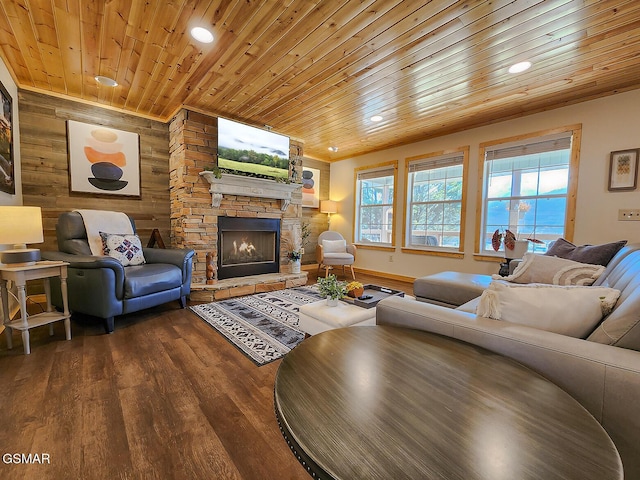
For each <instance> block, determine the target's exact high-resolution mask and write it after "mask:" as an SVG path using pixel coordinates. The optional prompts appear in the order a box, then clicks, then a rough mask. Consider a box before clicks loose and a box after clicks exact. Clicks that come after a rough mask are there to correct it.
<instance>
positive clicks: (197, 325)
mask: <svg viewBox="0 0 640 480" xmlns="http://www.w3.org/2000/svg"><path fill="white" fill-rule="evenodd" d="M339 277H341V275H339ZM357 277H358V280H359V281H361V282H363V283H376V284H379V285H383V286H387V287H389V288H396V289H402V290H404V291H405V292H407V293H411V292H412V290H411V284H409V283H404V282H399V281H395V280H391V279H386V278H379V277H374V276H370V275H363V274H357ZM315 279H316V276H315V271H314V272H311V273H310V275H309V282H308V283H315ZM71 328H72V339H71V341H66V340H65V338H64V328H63V325H62V323H61V322H59V323H57V324H56V325H55V333H54V336H53V337H49V335H48V328H47V327H40V328H37V329H34V330H32V331H31V332H32V335H31V351H32V353H31V355H24V354H23V351H22V341H21V339H20V335H18V334H15V333H14V337H13V338H14V348H13V349H12V350H7V347H6V341H5V339H4V338H0V386H1V388H0V455H2V456H3V457H2V461H0V478H2V479H4V480H13V479H19V480H23V479H36V478H37V479H88V480H90V479H163V480H164V479H211V480H213V479H225V480H226V479H246V480H253V479H306V478H310V477H309V476H308V474H307V473H306V471H305V470H304V469H303V468H302V466H301V465H300V464H299V463H298V461H297V460H296V459H295V458H294V456H293V455H292V453H291V452H290V451H289V449H288V447H287V444H286V442H285V441H284V439H283V438H282V436H281V434H280V430H279V429H278V425H277V422H276V418H275V414H274V407H273V387H274V380H275V374H276V371H277V369H278V366H279V364H280V361H276V362H273V363H271V364H268V365H265V366H262V367H257V366H255V365H254V364H253V363H252V362H251V361H250V360H249V359H247V358H246V357H245V356H244V355H243V354H242V353H240V351H238V350H237V349H236V348H235V347H234V346H232V345H231V344H230V343H229V342H228V341H227V340H225V339H224V338H223V337H222V336H221V335H220V334H218V333H217V332H216V331H215V330H213V329H212V328H211V327H210V326H209V325H207V324H206V323H205V322H203V321H202V320H200V319H199V318H198V317H197V316H196V315H195V314H193V313H192V312H191V311H189V310H187V309H185V310H183V309H180V308H179V306H178V303H177V302H171V303H168V304H166V305H163V306H160V307H156V308H152V309H149V310H145V311H143V312H139V313H136V314H131V315H126V316H122V317H118V318H116V329H115V332H114V333H113V334H111V335H105V334H104V333H103V327H102V323H101V322H100V321H98V320H96V319H93V318H89V317H82V316H74V317H73V319H72V326H71ZM2 336H3V337H4V334H3V335H2ZM14 453H17V454H24V455H28V454H38V455H39V456H40V457H39V458H40V460H42V454H47V455H48V458H49V461H50V463H42V464H38V463H34V464H16V463H7V462H6V460H7V454H14Z"/></svg>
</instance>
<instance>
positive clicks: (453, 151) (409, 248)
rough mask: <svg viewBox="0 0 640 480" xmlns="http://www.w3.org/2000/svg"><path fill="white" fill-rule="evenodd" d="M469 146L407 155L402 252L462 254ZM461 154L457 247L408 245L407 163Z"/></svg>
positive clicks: (452, 255) (455, 256)
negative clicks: (458, 236)
mask: <svg viewBox="0 0 640 480" xmlns="http://www.w3.org/2000/svg"><path fill="white" fill-rule="evenodd" d="M470 148H471V147H470V146H469V145H465V146H463V147H458V148H454V149H449V150H441V151H438V152H430V153H425V154H422V155H415V156H412V157H407V158H405V160H404V185H405V199H404V200H405V201H404V209H403V212H402V213H403V219H404V221H403V222H402V249H401V251H402V252H404V253H411V254H417V255H432V256H439V257H450V258H462V257H463V256H464V237H465V231H466V229H465V225H466V218H467V192H468V188H469V151H470ZM459 154H462V196H461V198H460V203H461V205H460V245H459V246H458V248H455V247H454V248H452V247H438V246H428V245H425V247H424V248H418V247H415V246H410V245H408V243H407V228H408V227H407V224H408V222H409V201H410V198H409V197H410V195H411V192H410V191H409V164H411V163H412V162H416V161H419V160H427V159H429V158H435V157H444V156H447V155H450V156H456V155H459Z"/></svg>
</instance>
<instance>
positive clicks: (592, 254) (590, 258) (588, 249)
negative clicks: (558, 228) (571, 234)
mask: <svg viewBox="0 0 640 480" xmlns="http://www.w3.org/2000/svg"><path fill="white" fill-rule="evenodd" d="M626 243H627V241H626V240H620V241H619V242H613V243H604V244H602V245H581V246H576V245H574V244H573V243H571V242H569V241H567V240H565V239H564V238H559V239H558V240H556V241H555V242H554V243H553V245H551V247H549V250H547V251H546V253H545V255H548V256H552V257H560V258H566V259H568V260H573V261H574V262H581V263H591V264H593V265H604V266H606V265H607V264H608V263H609V262H610V261H611V259H612V258H613V257H614V256H615V254H616V253H618V251H619V250H620V249H621V248H622V247H624V246H625V245H626Z"/></svg>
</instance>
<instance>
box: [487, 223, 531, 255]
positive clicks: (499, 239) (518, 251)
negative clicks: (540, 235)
mask: <svg viewBox="0 0 640 480" xmlns="http://www.w3.org/2000/svg"><path fill="white" fill-rule="evenodd" d="M529 242H532V243H543V242H541V241H540V240H538V239H536V238H527V239H525V240H518V239H517V238H516V235H515V234H514V233H513V232H512V231H511V230H505V231H504V234H503V233H501V232H500V229H499V228H498V229H496V231H495V232H493V236H492V237H491V246H492V247H493V249H494V250H495V251H496V252H497V251H498V250H500V245H501V244H502V243H504V256H505V258H506V259H507V260H512V259H514V258H522V257H523V256H524V254H525V253H527V250H528V249H529Z"/></svg>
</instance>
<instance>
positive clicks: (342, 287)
mask: <svg viewBox="0 0 640 480" xmlns="http://www.w3.org/2000/svg"><path fill="white" fill-rule="evenodd" d="M318 289H319V290H320V294H321V295H323V296H325V297H327V305H329V306H330V307H335V306H337V305H338V300H340V299H341V298H342V297H344V296H345V295H346V293H347V288H346V282H341V281H338V279H337V277H336V276H335V275H333V274H331V275H329V276H328V277H326V278H322V277H320V278H318Z"/></svg>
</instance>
